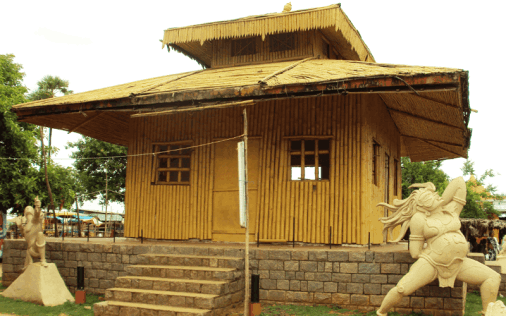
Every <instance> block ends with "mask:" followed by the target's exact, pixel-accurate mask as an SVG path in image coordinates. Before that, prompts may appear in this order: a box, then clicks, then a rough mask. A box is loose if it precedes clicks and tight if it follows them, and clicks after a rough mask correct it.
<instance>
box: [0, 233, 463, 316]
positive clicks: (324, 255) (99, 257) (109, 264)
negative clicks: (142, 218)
mask: <svg viewBox="0 0 506 316" xmlns="http://www.w3.org/2000/svg"><path fill="white" fill-rule="evenodd" d="M25 248H26V246H25V242H24V241H22V240H6V242H5V244H4V264H3V282H4V285H9V284H10V283H11V282H12V281H13V280H15V279H16V277H17V276H18V275H19V273H20V272H21V269H22V267H23V262H24V257H25V252H24V251H25ZM46 249H47V250H46V258H47V260H48V261H49V262H54V263H55V264H56V265H57V267H58V269H59V271H60V274H61V275H62V277H63V278H64V280H65V282H66V284H67V285H68V286H69V289H70V290H71V292H74V291H75V287H76V283H77V280H76V274H77V273H76V270H77V269H76V268H77V267H78V266H83V267H84V268H85V290H86V292H88V293H94V294H104V293H105V290H106V289H107V288H112V287H114V280H115V279H116V277H118V276H123V275H126V274H127V273H126V272H125V267H126V266H128V265H131V264H146V263H147V262H146V260H145V258H144V257H142V256H138V255H139V254H143V253H179V254H186V255H191V254H197V255H213V256H230V257H243V255H244V251H243V250H242V249H239V248H233V247H230V248H226V247H223V246H219V247H218V246H215V245H212V244H210V245H209V247H191V245H188V244H183V243H182V244H181V246H152V245H151V246H150V245H115V244H112V245H104V244H93V243H86V242H85V241H84V240H83V243H72V242H48V243H47V247H46ZM413 262H414V260H413V259H412V258H411V256H410V255H409V253H408V252H407V251H405V252H374V251H363V250H362V249H359V248H357V250H356V251H345V250H343V249H342V248H341V249H339V248H337V249H332V250H323V249H319V250H307V248H304V249H294V250H292V249H287V250H264V249H257V248H252V249H251V250H250V267H251V269H252V270H251V271H252V273H255V274H259V275H260V299H261V301H262V302H272V303H296V304H311V305H312V304H326V305H329V304H333V305H339V306H340V307H342V308H348V309H357V310H360V311H371V310H375V309H377V308H378V307H379V306H380V304H381V302H382V300H383V298H384V296H385V294H386V293H387V292H388V291H389V290H390V289H391V288H392V287H394V286H395V284H396V283H397V282H398V281H399V280H400V278H401V277H402V276H403V275H404V274H405V273H407V272H408V270H409V268H410V266H411V264H412V263H413ZM465 294H466V284H463V283H462V282H459V281H457V282H456V283H455V287H454V288H453V289H451V288H440V287H439V286H438V283H437V281H435V282H433V283H431V284H429V285H427V286H425V287H423V288H421V289H419V290H418V291H416V292H415V293H414V294H413V295H411V296H409V297H405V298H404V299H403V300H402V301H401V303H400V304H399V305H398V306H397V308H396V309H395V310H396V311H397V312H400V313H406V314H409V313H411V312H412V311H415V312H423V313H425V314H429V315H436V316H443V315H444V316H446V315H458V316H461V315H463V314H464V313H463V311H464V307H465Z"/></svg>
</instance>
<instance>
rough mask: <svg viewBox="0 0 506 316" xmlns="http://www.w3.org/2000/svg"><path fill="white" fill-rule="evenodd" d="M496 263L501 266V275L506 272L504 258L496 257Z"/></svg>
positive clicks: (505, 260) (505, 259)
mask: <svg viewBox="0 0 506 316" xmlns="http://www.w3.org/2000/svg"><path fill="white" fill-rule="evenodd" d="M496 262H497V263H498V264H499V265H500V266H501V273H503V271H504V272H506V256H497V258H496Z"/></svg>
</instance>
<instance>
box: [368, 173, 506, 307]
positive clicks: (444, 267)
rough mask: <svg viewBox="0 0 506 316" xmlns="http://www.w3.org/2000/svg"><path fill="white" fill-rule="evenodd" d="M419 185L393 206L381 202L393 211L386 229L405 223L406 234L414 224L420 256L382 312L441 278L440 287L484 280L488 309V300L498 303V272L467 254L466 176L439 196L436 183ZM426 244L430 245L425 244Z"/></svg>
mask: <svg viewBox="0 0 506 316" xmlns="http://www.w3.org/2000/svg"><path fill="white" fill-rule="evenodd" d="M411 187H415V188H419V189H418V190H416V191H413V193H411V195H410V196H409V197H408V198H406V199H404V200H397V199H396V200H394V203H393V205H390V204H387V203H380V204H378V206H384V207H386V208H388V209H389V210H392V211H394V213H393V214H392V215H390V216H387V217H383V218H380V221H381V222H382V223H383V224H384V227H383V234H384V236H385V237H386V235H387V233H389V234H390V237H392V231H393V229H394V228H395V227H397V226H398V225H401V231H400V235H399V236H398V237H397V239H395V240H394V242H397V241H399V240H400V239H402V237H403V236H404V234H405V233H406V231H407V229H408V228H409V229H410V232H411V234H410V237H409V241H410V248H409V249H410V253H411V256H412V257H413V258H415V259H418V260H417V261H416V262H415V263H414V264H413V265H412V267H411V268H410V270H409V272H408V273H407V274H406V275H405V276H404V277H403V278H402V279H401V280H400V281H399V283H397V285H396V286H395V287H394V288H392V289H391V290H390V291H389V292H388V294H387V295H386V296H385V298H384V299H383V302H382V304H381V307H380V308H379V309H378V311H377V315H379V316H386V315H387V312H388V311H389V310H390V309H391V308H392V307H393V306H395V305H396V304H397V303H399V302H400V301H401V299H402V298H403V297H404V296H406V295H410V294H412V293H413V292H415V291H416V290H417V289H419V288H421V287H422V286H424V285H426V284H428V283H430V282H432V281H434V280H435V279H436V278H437V279H438V280H439V286H440V287H452V288H453V285H454V282H455V280H460V281H463V282H467V283H471V284H478V285H480V292H481V298H482V302H483V313H485V312H486V310H487V307H488V304H489V303H493V302H495V300H496V298H497V292H498V290H499V285H500V283H501V276H500V274H499V273H497V272H495V271H494V270H492V269H490V268H489V267H487V266H485V265H484V264H481V263H479V262H477V261H475V260H472V259H469V258H467V253H468V243H467V241H466V238H465V237H464V235H462V233H461V232H460V212H461V211H462V208H463V207H464V205H465V204H466V193H467V192H466V183H465V182H464V179H463V178H462V177H459V178H456V179H454V180H453V181H452V182H450V184H449V185H448V187H447V188H446V190H445V191H444V193H443V196H442V197H440V196H439V195H438V194H437V192H435V191H436V187H435V186H434V184H433V183H430V182H428V183H423V184H413V185H411V186H410V188H411ZM425 243H426V247H424V245H425Z"/></svg>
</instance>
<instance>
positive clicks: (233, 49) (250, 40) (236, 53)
mask: <svg viewBox="0 0 506 316" xmlns="http://www.w3.org/2000/svg"><path fill="white" fill-rule="evenodd" d="M258 38H259V37H258V36H253V37H246V38H238V39H233V40H231V41H230V56H231V57H241V56H249V55H255V54H257V53H258V47H257V46H258V45H257V42H258ZM245 43H246V44H245ZM239 44H241V45H239ZM237 45H239V46H241V47H239V49H238V50H237ZM249 46H252V47H253V52H249V51H248V50H245V49H246V48H248V47H249ZM244 51H246V53H243V52H244Z"/></svg>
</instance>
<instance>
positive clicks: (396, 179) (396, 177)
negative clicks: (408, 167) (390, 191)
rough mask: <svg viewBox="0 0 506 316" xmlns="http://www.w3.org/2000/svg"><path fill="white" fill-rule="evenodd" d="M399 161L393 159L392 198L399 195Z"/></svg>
mask: <svg viewBox="0 0 506 316" xmlns="http://www.w3.org/2000/svg"><path fill="white" fill-rule="evenodd" d="M399 167H400V165H399V160H398V159H397V158H394V196H398V195H399V170H400V168H399Z"/></svg>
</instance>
